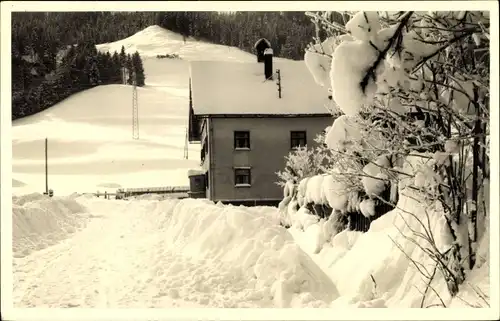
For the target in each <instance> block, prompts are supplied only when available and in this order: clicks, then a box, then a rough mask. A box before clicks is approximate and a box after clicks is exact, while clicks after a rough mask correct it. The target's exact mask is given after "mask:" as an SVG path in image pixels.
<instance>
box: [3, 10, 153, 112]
mask: <svg viewBox="0 0 500 321" xmlns="http://www.w3.org/2000/svg"><path fill="white" fill-rule="evenodd" d="M106 16H108V20H109V21H115V22H116V26H117V27H116V28H105V27H104V24H105V22H106V20H105V19H104V18H103V17H106ZM126 17H127V15H116V16H115V15H113V14H111V13H106V14H102V15H101V14H100V13H50V14H47V13H14V14H13V15H12V119H13V120H14V119H17V118H21V117H24V116H29V115H32V114H35V113H37V112H39V111H42V110H44V109H46V108H48V107H50V106H53V105H54V104H56V103H58V102H60V101H61V100H63V99H65V98H67V97H69V96H70V95H72V94H74V93H77V92H79V91H82V90H85V89H89V88H92V87H94V86H97V85H106V84H118V83H122V81H123V79H122V68H123V67H125V68H127V70H129V71H130V74H131V73H132V72H135V73H136V74H137V85H138V86H143V85H144V78H145V76H144V69H143V66H142V60H141V58H140V56H139V54H138V53H135V54H133V55H130V54H129V55H126V54H125V52H124V51H122V52H121V53H117V52H115V53H113V54H110V53H106V54H104V53H98V52H97V50H96V47H95V45H96V44H98V43H100V42H102V41H106V40H108V39H109V40H112V39H114V37H116V35H117V34H118V35H126V34H128V33H133V32H134V31H133V30H135V29H140V28H141V27H142V26H145V25H147V24H148V22H145V21H143V22H140V21H142V20H140V18H141V17H142V16H141V15H140V14H139V15H138V16H137V17H136V20H135V21H136V22H134V21H132V20H126V19H125V18H126ZM131 17H132V15H130V16H129V18H131ZM120 26H121V27H120ZM113 29H116V30H113ZM110 30H111V31H110ZM113 31H115V32H116V33H115V34H114V35H113V37H111V35H112V32H113ZM127 81H128V83H129V84H130V83H132V77H128V79H127Z"/></svg>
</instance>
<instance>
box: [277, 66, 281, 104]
mask: <svg viewBox="0 0 500 321" xmlns="http://www.w3.org/2000/svg"><path fill="white" fill-rule="evenodd" d="M276 73H277V74H278V81H277V82H276V85H278V97H279V98H281V72H280V70H279V69H276Z"/></svg>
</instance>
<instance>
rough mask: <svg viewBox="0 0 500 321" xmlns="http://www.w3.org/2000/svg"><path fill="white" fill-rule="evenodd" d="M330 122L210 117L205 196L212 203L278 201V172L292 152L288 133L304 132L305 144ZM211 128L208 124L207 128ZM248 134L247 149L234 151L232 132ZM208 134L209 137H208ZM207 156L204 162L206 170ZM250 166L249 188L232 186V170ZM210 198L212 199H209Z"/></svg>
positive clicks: (321, 119) (310, 143)
mask: <svg viewBox="0 0 500 321" xmlns="http://www.w3.org/2000/svg"><path fill="white" fill-rule="evenodd" d="M332 122H333V119H332V118H331V117H329V116H328V117H325V116H322V117H301V118H298V117H294V118H289V117H283V118H211V119H210V122H209V123H211V127H212V130H210V129H209V130H208V135H209V141H210V142H211V143H210V148H209V154H211V156H212V165H211V167H210V169H211V179H210V180H209V189H212V191H211V192H212V194H210V192H209V191H207V197H209V198H211V199H212V200H213V201H219V200H220V201H228V200H234V201H236V200H281V199H282V198H283V190H282V188H281V187H279V186H278V185H277V184H276V183H275V182H276V181H277V180H278V177H277V175H276V172H277V171H280V170H283V168H284V166H285V159H284V157H285V156H286V155H288V154H289V153H290V151H291V149H290V131H295V130H297V131H300V130H305V131H306V132H307V145H308V146H310V147H312V146H316V145H317V144H316V142H314V139H315V138H316V136H317V135H318V134H319V133H320V132H321V131H323V130H324V129H325V128H326V127H327V126H330V125H331V124H332ZM207 127H209V128H210V125H209V126H207ZM237 130H248V131H250V150H248V151H247V150H244V151H241V150H235V149H234V131H237ZM210 135H211V137H210ZM209 160H210V157H209V155H207V158H206V160H205V163H204V167H205V168H207V169H208V168H209V164H208V163H209ZM238 166H242V167H246V166H249V167H251V183H252V184H251V187H235V186H234V185H235V184H234V167H238ZM210 195H211V197H210Z"/></svg>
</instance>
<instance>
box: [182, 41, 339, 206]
mask: <svg viewBox="0 0 500 321" xmlns="http://www.w3.org/2000/svg"><path fill="white" fill-rule="evenodd" d="M264 43H265V42H264ZM265 51H266V52H265V55H268V57H264V59H262V62H261V63H259V62H254V63H243V62H222V61H193V62H191V64H190V82H189V88H190V93H189V98H190V99H189V142H190V143H199V144H201V167H202V168H203V170H204V172H205V187H206V194H205V195H206V198H208V199H210V200H212V201H221V202H223V203H232V204H245V205H275V204H278V202H279V201H281V200H282V198H283V190H282V188H281V187H280V186H278V185H277V184H276V181H277V179H278V177H277V175H276V172H277V171H279V170H283V168H284V166H285V159H284V157H285V156H286V155H288V154H289V153H290V151H292V150H293V149H294V148H295V147H296V146H299V145H301V146H304V145H306V144H307V145H308V146H311V147H312V146H314V145H315V144H316V143H315V142H314V139H315V138H316V136H317V134H319V133H321V132H322V131H323V130H325V128H326V127H327V126H329V125H331V123H332V116H331V113H330V111H329V110H330V108H331V107H332V105H331V104H333V102H332V101H331V100H330V99H328V94H327V93H325V91H324V89H323V88H322V87H320V86H318V85H317V84H316V83H315V81H314V78H313V76H312V75H311V74H310V72H309V71H308V69H307V67H306V65H305V64H304V62H303V61H290V60H284V59H279V58H278V59H274V62H273V58H272V49H269V48H266V49H265ZM269 55H270V57H269ZM269 58H270V59H269ZM269 63H271V64H274V69H275V70H274V72H273V71H271V77H269V75H268V72H269V69H270V68H271V67H270V66H269ZM278 70H279V73H278Z"/></svg>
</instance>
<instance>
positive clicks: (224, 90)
mask: <svg viewBox="0 0 500 321" xmlns="http://www.w3.org/2000/svg"><path fill="white" fill-rule="evenodd" d="M273 69H274V70H276V69H279V70H280V74H281V98H279V97H278V86H277V77H276V75H275V77H274V80H268V81H264V79H265V77H264V64H262V63H257V62H254V63H240V62H223V61H192V62H191V64H190V74H191V86H192V100H193V113H194V115H221V114H223V115H224V114H246V115H255V114H259V115H260V114H263V115H269V114H271V115H305V114H311V115H314V114H328V113H329V109H332V104H333V102H332V101H331V100H329V99H328V94H327V93H326V92H325V90H324V88H322V87H321V86H319V85H317V84H316V82H315V81H314V78H313V76H312V75H311V73H310V72H309V70H308V69H307V67H306V65H305V63H304V62H303V61H292V60H281V59H274V61H273Z"/></svg>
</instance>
